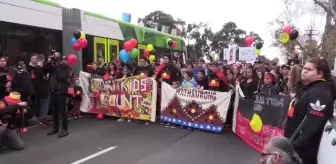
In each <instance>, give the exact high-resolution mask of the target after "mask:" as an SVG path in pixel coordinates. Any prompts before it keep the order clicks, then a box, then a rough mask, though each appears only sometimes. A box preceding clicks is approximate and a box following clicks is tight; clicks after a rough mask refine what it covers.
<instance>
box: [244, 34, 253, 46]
mask: <svg viewBox="0 0 336 164" xmlns="http://www.w3.org/2000/svg"><path fill="white" fill-rule="evenodd" d="M253 42H254V38H253V37H252V36H248V37H246V39H245V43H246V45H247V46H251V45H252V44H253Z"/></svg>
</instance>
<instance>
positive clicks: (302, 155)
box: [90, 54, 336, 164]
mask: <svg viewBox="0 0 336 164" xmlns="http://www.w3.org/2000/svg"><path fill="white" fill-rule="evenodd" d="M171 57H172V56H171V55H170V54H165V55H163V57H162V58H161V59H160V63H153V64H148V63H147V60H146V58H140V61H139V65H138V66H136V65H135V64H134V63H127V64H125V66H124V67H123V64H122V63H121V62H119V61H112V62H110V63H108V64H106V63H104V62H103V61H104V58H102V57H101V58H100V60H99V61H98V63H96V64H95V65H94V66H93V67H92V68H91V69H90V70H91V71H92V72H91V73H94V74H98V75H100V76H104V79H105V80H113V79H115V78H122V77H127V76H135V75H140V76H144V77H155V79H157V80H158V81H160V82H162V81H164V82H166V83H168V84H170V85H171V86H172V87H173V88H198V89H205V90H213V91H220V92H227V91H229V90H231V89H234V88H235V87H236V85H239V86H240V87H241V89H242V91H243V94H244V95H245V98H246V99H254V97H255V94H256V93H266V94H280V95H288V96H290V98H291V103H290V104H289V106H288V116H287V119H286V121H285V125H284V126H285V132H284V137H274V138H272V139H271V140H270V141H269V142H268V143H267V144H266V145H265V148H264V152H263V153H262V154H261V155H262V158H261V162H262V163H273V164H275V163H277V164H279V163H284V164H285V163H286V164H287V163H288V164H290V163H304V164H316V163H317V153H318V148H319V143H320V139H321V135H322V132H323V127H324V125H325V123H326V122H327V120H328V119H330V118H332V116H333V102H334V100H335V98H336V86H335V82H334V80H333V77H332V75H331V70H330V67H329V65H328V63H327V61H326V60H324V59H323V58H321V57H316V58H314V59H311V60H309V61H308V62H307V63H306V64H305V65H301V64H300V62H299V60H298V59H297V58H295V57H294V58H292V59H290V60H289V61H288V63H287V64H285V65H281V66H279V65H278V61H277V60H273V61H272V62H271V63H269V62H262V61H256V62H255V63H253V64H251V63H245V62H242V63H241V64H231V65H225V64H220V63H209V64H206V63H205V61H204V60H203V59H200V60H199V61H197V62H196V61H195V62H188V63H187V64H185V65H184V64H182V63H181V62H180V60H179V59H178V58H174V59H172V58H171ZM153 70H155V71H153ZM159 87H160V86H159ZM232 97H234V96H232ZM232 102H233V101H231V104H232ZM158 105H160V104H158ZM232 111H233V106H232V105H231V107H230V109H229V112H228V117H227V118H228V120H226V124H227V125H228V126H229V125H230V124H231V122H232V120H230V118H232ZM157 113H159V112H157ZM287 138H288V139H287Z"/></svg>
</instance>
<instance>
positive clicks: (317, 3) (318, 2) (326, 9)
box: [313, 0, 334, 15]
mask: <svg viewBox="0 0 336 164" xmlns="http://www.w3.org/2000/svg"><path fill="white" fill-rule="evenodd" d="M313 1H314V3H315V4H316V5H319V6H320V7H322V8H323V10H324V11H325V12H326V13H327V14H330V15H334V13H333V12H332V10H331V9H330V8H329V7H328V6H326V5H325V4H323V3H322V2H320V1H318V0H313Z"/></svg>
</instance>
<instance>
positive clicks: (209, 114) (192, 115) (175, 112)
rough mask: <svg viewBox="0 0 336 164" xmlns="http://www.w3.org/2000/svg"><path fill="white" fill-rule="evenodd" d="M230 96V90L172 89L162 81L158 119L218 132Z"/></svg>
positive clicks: (224, 116)
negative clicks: (159, 115) (159, 116)
mask: <svg viewBox="0 0 336 164" xmlns="http://www.w3.org/2000/svg"><path fill="white" fill-rule="evenodd" d="M231 95H232V92H231V91H230V92H216V91H209V90H199V89H193V88H188V89H187V88H179V89H174V88H172V87H171V86H170V85H169V84H167V83H164V82H163V83H162V86H161V118H160V120H161V121H163V122H169V123H173V124H177V125H181V126H187V127H191V128H196V129H202V130H206V131H213V132H221V131H222V130H223V127H224V123H225V120H226V115H227V111H228V108H229V105H230V98H231Z"/></svg>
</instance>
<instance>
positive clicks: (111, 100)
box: [80, 74, 157, 122]
mask: <svg viewBox="0 0 336 164" xmlns="http://www.w3.org/2000/svg"><path fill="white" fill-rule="evenodd" d="M83 76H84V74H83ZM80 79H81V78H80ZM86 79H87V78H85V77H83V78H82V81H84V82H81V85H82V88H83V90H84V96H83V97H84V98H85V97H88V98H87V99H85V100H86V101H89V102H82V105H81V111H83V112H87V113H96V114H98V113H100V114H104V115H108V116H115V117H124V118H131V119H139V120H150V121H152V122H155V116H156V101H157V86H156V85H157V84H156V81H155V80H154V79H152V78H143V77H141V76H133V77H128V78H123V79H117V80H112V81H110V80H108V81H105V80H103V79H102V78H92V79H91V80H90V83H88V82H85V80H86ZM84 85H90V86H84Z"/></svg>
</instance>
